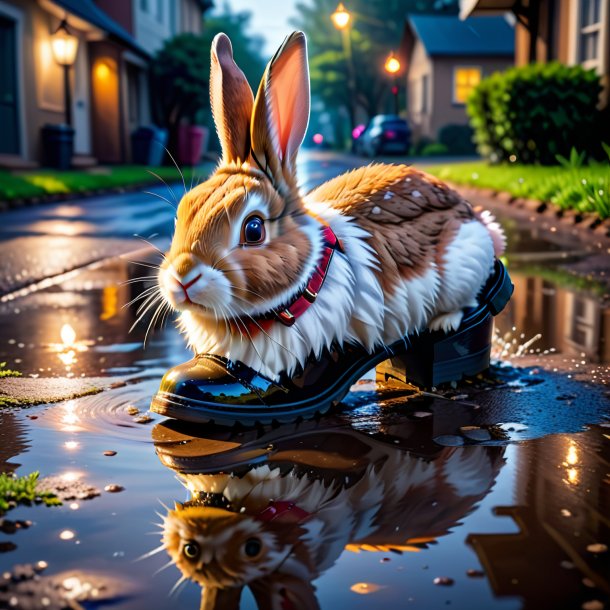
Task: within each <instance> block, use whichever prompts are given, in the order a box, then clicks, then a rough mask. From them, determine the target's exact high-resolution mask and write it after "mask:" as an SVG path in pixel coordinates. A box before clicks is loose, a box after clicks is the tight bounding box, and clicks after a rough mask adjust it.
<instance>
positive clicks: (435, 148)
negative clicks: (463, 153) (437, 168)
mask: <svg viewBox="0 0 610 610" xmlns="http://www.w3.org/2000/svg"><path fill="white" fill-rule="evenodd" d="M419 154H420V155H421V156H422V157H441V156H442V155H448V154H449V149H448V148H447V147H446V146H445V145H444V144H441V143H440V142H432V143H430V144H426V146H424V147H423V148H422V149H421V151H420V153H419Z"/></svg>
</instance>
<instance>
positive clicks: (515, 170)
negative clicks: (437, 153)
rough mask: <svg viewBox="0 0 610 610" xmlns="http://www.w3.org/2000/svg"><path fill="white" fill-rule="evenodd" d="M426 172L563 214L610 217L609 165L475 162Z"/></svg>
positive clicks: (442, 166)
mask: <svg viewBox="0 0 610 610" xmlns="http://www.w3.org/2000/svg"><path fill="white" fill-rule="evenodd" d="M425 169H426V171H427V172H428V173H430V174H433V175H435V176H438V177H439V178H441V179H442V180H448V181H450V182H455V183H456V184H466V185H470V186H476V187H480V188H491V189H494V190H497V191H506V192H508V193H511V194H512V195H514V196H515V197H523V198H525V199H537V200H539V201H545V202H549V203H552V204H554V205H556V206H557V207H559V208H561V209H562V210H569V209H570V210H575V211H577V212H580V213H586V212H593V213H595V214H597V215H599V217H600V218H602V219H603V218H609V217H610V163H597V164H594V165H585V166H582V167H575V166H538V165H517V164H515V165H487V164H486V163H485V162H483V161H477V162H473V163H455V164H451V165H431V166H429V167H426V168H425Z"/></svg>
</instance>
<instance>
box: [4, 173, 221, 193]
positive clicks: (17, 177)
mask: <svg viewBox="0 0 610 610" xmlns="http://www.w3.org/2000/svg"><path fill="white" fill-rule="evenodd" d="M147 169H148V168H146V167H144V166H140V165H120V166H116V167H93V168H90V169H86V170H69V171H57V170H50V169H45V170H35V171H24V172H8V171H4V170H0V201H11V200H14V199H34V198H37V197H44V196H46V195H65V194H68V193H89V192H92V191H100V190H107V189H113V188H118V187H134V186H145V185H147V184H153V185H154V184H161V181H160V180H159V178H157V177H156V176H153V175H151V174H150V173H149V172H148V171H147ZM210 169H211V165H210V164H205V165H203V166H201V167H196V168H192V169H191V168H184V170H183V173H184V179H185V181H186V183H187V185H189V184H190V182H191V179H193V181H194V182H195V183H197V182H199V181H200V180H201V179H203V178H205V176H206V175H207V174H208V173H209V171H210ZM150 171H151V172H154V173H155V174H157V175H158V176H160V177H161V178H163V180H165V181H166V182H181V181H182V178H181V177H180V174H179V173H178V170H177V169H176V168H175V167H154V168H151V169H150Z"/></svg>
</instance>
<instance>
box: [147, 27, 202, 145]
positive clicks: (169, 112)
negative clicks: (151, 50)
mask: <svg viewBox="0 0 610 610" xmlns="http://www.w3.org/2000/svg"><path fill="white" fill-rule="evenodd" d="M209 73H210V50H209V47H207V46H206V45H205V44H204V41H203V38H202V37H201V36H198V35H196V34H180V35H178V36H175V37H174V38H170V39H169V40H166V41H165V44H164V45H163V47H162V48H161V49H160V50H159V51H157V53H156V55H155V58H154V61H153V63H152V83H153V99H154V102H155V103H154V111H155V118H156V121H157V122H158V123H159V125H161V126H162V127H165V128H167V129H168V130H169V146H168V148H169V149H170V150H172V149H175V147H176V142H177V129H178V126H179V125H180V123H181V122H183V121H187V122H188V123H190V124H194V123H195V119H196V117H197V113H198V112H199V110H200V109H201V108H203V107H205V106H206V105H209V87H208V76H209Z"/></svg>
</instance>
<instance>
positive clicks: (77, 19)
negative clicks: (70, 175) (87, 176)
mask: <svg viewBox="0 0 610 610" xmlns="http://www.w3.org/2000/svg"><path fill="white" fill-rule="evenodd" d="M210 6H211V2H210V1H209V0H96V1H95V2H94V0H0V165H3V166H6V167H32V166H36V165H38V164H39V163H41V160H42V159H41V157H42V146H41V129H42V128H43V126H44V125H46V124H61V123H63V122H65V121H64V117H65V116H66V108H65V100H66V95H65V90H64V73H63V69H62V67H61V66H59V65H58V64H57V63H56V62H55V60H54V59H53V53H52V45H51V41H52V36H53V33H54V32H55V31H56V30H57V28H58V26H59V24H60V23H61V22H62V20H64V19H65V20H66V23H67V25H68V28H69V30H70V33H71V34H73V35H75V36H76V37H77V38H78V47H77V53H76V60H75V62H74V65H73V67H72V68H71V69H70V80H69V93H70V98H71V100H72V103H71V115H72V116H71V118H72V126H73V127H74V130H75V136H74V153H75V156H74V158H73V164H74V165H90V164H93V163H95V162H102V163H122V162H126V161H129V159H130V134H131V132H132V131H133V130H134V129H135V128H137V127H138V126H141V125H146V124H148V123H150V122H151V111H150V107H151V104H150V93H149V87H148V82H149V66H150V62H151V59H152V55H153V53H154V52H155V51H156V50H157V49H158V48H159V47H160V46H161V45H162V44H163V41H164V40H165V39H167V38H169V37H171V36H173V35H175V34H178V33H181V32H186V31H188V32H199V31H201V27H202V20H203V13H204V11H205V10H206V9H207V8H209V7H210Z"/></svg>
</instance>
